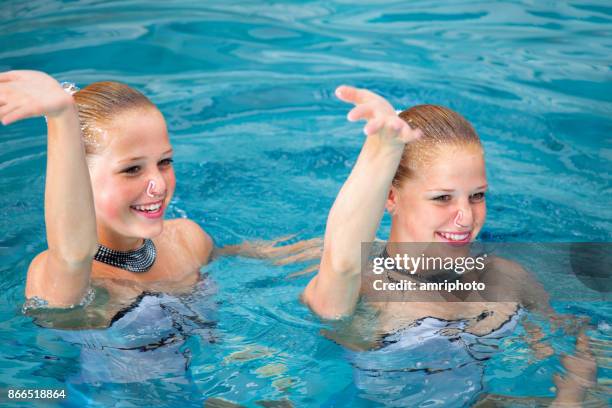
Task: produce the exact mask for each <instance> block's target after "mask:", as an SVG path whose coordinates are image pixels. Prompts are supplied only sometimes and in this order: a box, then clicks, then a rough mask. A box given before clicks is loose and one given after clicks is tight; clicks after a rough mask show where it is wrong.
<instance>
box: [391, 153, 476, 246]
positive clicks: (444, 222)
mask: <svg viewBox="0 0 612 408" xmlns="http://www.w3.org/2000/svg"><path fill="white" fill-rule="evenodd" d="M437 151H438V154H437V155H436V156H435V158H434V159H433V160H432V161H431V162H429V163H426V164H422V165H421V167H420V168H417V169H416V171H415V175H414V176H413V177H411V178H410V179H407V180H404V182H403V184H402V186H401V188H399V189H396V188H393V189H392V190H391V193H390V194H389V200H388V202H387V209H388V210H389V211H390V212H391V213H392V214H393V215H392V225H391V241H395V242H445V243H449V244H451V245H455V246H462V245H466V244H468V243H469V242H471V241H473V240H474V239H475V238H476V236H477V235H478V233H479V232H480V229H481V228H482V226H483V224H484V222H485V218H486V214H487V207H486V203H485V191H486V190H487V177H486V174H485V163H484V155H483V151H482V148H481V147H480V146H478V145H476V144H469V145H465V146H451V145H447V146H440V147H438V148H437Z"/></svg>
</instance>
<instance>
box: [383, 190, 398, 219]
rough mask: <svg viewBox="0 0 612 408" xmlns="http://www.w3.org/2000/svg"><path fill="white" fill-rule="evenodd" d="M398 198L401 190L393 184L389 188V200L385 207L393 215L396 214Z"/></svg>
mask: <svg viewBox="0 0 612 408" xmlns="http://www.w3.org/2000/svg"><path fill="white" fill-rule="evenodd" d="M398 198H399V192H398V191H397V189H396V188H395V187H394V186H391V188H390V189H389V195H388V196H387V202H386V203H385V208H386V209H387V212H388V213H389V215H391V216H392V217H393V216H394V215H395V210H396V208H397V205H398Z"/></svg>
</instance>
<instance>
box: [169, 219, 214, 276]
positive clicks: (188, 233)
mask: <svg viewBox="0 0 612 408" xmlns="http://www.w3.org/2000/svg"><path fill="white" fill-rule="evenodd" d="M177 223H178V224H179V228H180V231H181V238H182V240H183V243H184V245H185V247H186V248H187V249H188V251H189V252H190V255H191V256H193V258H194V259H195V260H196V261H197V262H198V263H199V264H200V265H205V264H207V263H208V261H209V260H210V255H211V253H212V250H213V246H214V244H213V240H212V238H211V237H210V235H208V234H207V233H206V231H204V230H203V229H202V227H200V226H199V225H198V224H197V223H196V222H194V221H191V220H189V219H186V218H181V219H179V220H177Z"/></svg>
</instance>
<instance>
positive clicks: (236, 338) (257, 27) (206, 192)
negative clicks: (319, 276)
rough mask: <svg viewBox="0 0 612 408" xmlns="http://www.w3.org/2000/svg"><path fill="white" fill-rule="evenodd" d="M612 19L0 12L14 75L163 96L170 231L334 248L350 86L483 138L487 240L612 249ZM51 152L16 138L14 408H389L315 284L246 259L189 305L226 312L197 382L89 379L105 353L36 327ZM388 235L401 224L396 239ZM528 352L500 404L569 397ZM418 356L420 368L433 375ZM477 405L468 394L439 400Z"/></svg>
mask: <svg viewBox="0 0 612 408" xmlns="http://www.w3.org/2000/svg"><path fill="white" fill-rule="evenodd" d="M200 3H201V4H200ZM611 22H612V8H611V7H610V5H609V4H608V2H606V1H570V2H563V4H561V2H532V1H522V2H519V1H496V2H488V1H487V2H475V1H456V2H438V1H435V2H434V1H415V2H405V1H397V2H383V1H376V2H371V3H365V2H355V1H352V2H348V1H333V2H323V1H309V2H298V1H295V2H290V1H280V2H254V1H253V2H245V1H240V2H235V1H224V2H219V4H206V3H204V2H193V1H167V2H163V3H161V2H159V3H151V2H144V1H49V0H44V1H39V0H32V1H29V2H22V1H12V0H9V1H4V2H3V3H2V5H1V6H0V70H8V69H25V68H28V69H38V70H43V71H46V72H49V73H51V74H52V75H54V76H55V77H56V78H58V79H59V80H63V81H72V82H76V83H77V84H78V85H84V84H87V83H90V82H93V81H97V80H105V79H109V80H119V81H123V82H126V83H128V84H130V85H133V86H135V87H136V88H138V89H140V90H141V91H143V92H144V93H145V94H146V95H148V96H149V97H150V98H151V99H152V100H153V101H154V102H155V103H156V104H158V106H159V107H160V109H161V110H162V112H163V113H164V115H165V117H166V120H167V122H168V126H169V130H170V133H171V138H172V142H173V144H174V147H175V151H176V157H175V159H176V173H177V181H178V185H177V191H176V195H175V198H174V200H173V203H172V205H171V208H170V211H169V216H170V217H180V216H188V217H189V218H191V219H193V220H195V221H197V222H198V223H200V224H201V225H202V226H203V227H204V228H205V229H206V230H207V231H208V232H209V233H210V234H211V235H212V236H213V237H214V239H215V241H216V243H217V244H219V245H224V244H230V243H237V242H240V241H242V240H252V239H256V238H257V239H272V238H275V237H279V236H283V235H286V234H291V233H295V234H297V235H296V237H295V238H293V241H296V240H298V239H305V238H312V237H318V236H321V235H322V234H323V232H324V227H325V220H326V216H327V211H328V210H329V208H330V206H331V204H332V202H333V199H334V197H335V195H336V193H337V191H338V189H339V187H340V186H341V184H342V182H343V181H344V179H345V178H346V176H347V175H348V173H349V171H350V168H351V166H352V164H353V163H354V161H355V159H356V156H357V154H358V151H359V148H360V146H361V143H362V140H363V138H362V133H361V128H360V126H359V125H356V124H351V123H348V122H347V121H346V119H345V114H346V113H347V111H348V107H347V106H346V105H344V104H342V103H340V102H339V101H337V100H336V99H335V97H334V96H333V90H334V89H335V87H336V86H337V85H339V84H342V83H347V84H352V85H357V86H361V87H368V88H371V89H373V90H375V91H377V92H380V93H381V94H383V95H384V96H386V97H388V98H389V99H390V100H391V101H392V102H393V103H394V104H395V105H396V106H397V107H398V108H400V107H401V108H403V107H407V106H410V105H412V104H417V103H437V104H443V105H447V106H449V107H451V108H453V109H455V110H457V111H459V112H460V113H462V114H463V115H464V116H465V117H467V118H468V119H469V120H470V121H471V122H472V123H473V124H474V126H475V128H476V129H477V131H478V132H479V134H480V135H481V137H482V139H483V141H484V144H485V148H486V153H487V169H488V177H489V184H490V185H491V189H490V195H489V197H488V205H489V207H488V208H489V216H488V221H487V224H486V226H485V228H484V230H483V232H482V234H481V239H483V240H485V241H526V242H529V241H540V242H546V241H555V242H561V241H584V242H588V241H602V242H610V241H612V207H611V206H610V203H611V202H612V188H611V186H612V176H611V174H610V159H611V158H612V138H611V137H610V134H612V120H611V119H610V118H611V114H612V81H611V73H610V69H611V65H610V52H611V49H612V38H611V34H612V33H611ZM45 146H46V140H45V127H44V121H43V120H42V119H37V120H29V121H26V122H23V123H19V124H16V125H12V126H10V127H6V128H5V127H2V128H1V129H0V188H1V190H0V191H1V194H0V211H1V216H0V255H1V263H0V277H1V279H0V322H1V323H0V338H2V339H3V340H2V345H3V347H1V349H0V390H3V393H4V390H7V389H9V388H20V389H25V388H39V389H40V388H65V389H66V390H67V392H68V395H69V397H68V398H67V399H66V400H64V401H59V402H55V403H51V402H41V401H39V402H38V403H35V402H30V403H29V404H30V405H45V406H46V405H53V404H57V405H61V406H70V407H72V406H74V407H78V406H83V405H85V404H88V405H91V406H101V407H102V406H155V407H161V406H181V407H182V406H201V405H202V402H203V401H204V400H205V399H206V398H207V397H213V396H214V397H219V398H224V399H227V400H230V401H235V402H237V403H240V404H244V405H248V406H257V405H256V402H257V401H261V400H276V401H280V400H289V401H291V402H292V403H293V404H294V405H295V406H299V407H301V406H329V407H332V406H338V407H342V406H350V407H353V406H377V404H376V403H375V402H372V401H370V400H368V399H367V398H364V397H363V395H361V392H360V391H359V390H358V389H357V388H356V387H355V385H354V382H353V376H354V374H355V373H354V369H353V367H352V365H351V360H350V359H349V358H348V357H347V353H346V350H344V349H343V348H342V347H340V346H339V345H337V344H336V343H334V342H332V341H330V340H327V339H326V338H324V337H323V336H321V335H320V330H321V328H322V327H323V325H322V324H321V323H320V322H319V321H318V320H317V319H316V318H314V317H313V316H312V315H311V314H310V313H309V312H308V311H307V310H306V309H305V308H304V307H303V306H302V305H301V304H300V303H299V302H298V300H297V298H298V295H299V293H300V292H301V290H302V288H303V287H304V286H305V284H306V282H307V281H308V278H307V277H302V278H298V279H286V277H287V276H288V275H289V274H291V273H292V272H295V271H298V270H300V269H302V268H303V267H304V266H305V265H302V264H300V265H290V266H275V265H272V264H271V263H269V262H266V261H262V260H252V259H244V258H224V259H220V260H218V261H215V262H213V263H212V264H210V265H209V266H207V267H205V268H204V269H203V271H204V272H205V273H207V274H208V275H209V276H210V278H211V279H212V280H213V281H214V282H216V285H217V290H216V292H215V293H214V294H210V293H208V291H203V290H202V289H201V288H198V289H196V292H195V293H194V295H193V296H191V297H188V298H185V299H180V301H181V302H182V303H184V304H186V305H188V306H190V307H191V308H192V309H195V310H196V312H198V314H203V315H206V313H205V310H204V309H206V310H208V308H211V307H212V306H211V305H210V304H207V305H205V306H202V305H201V303H200V302H201V299H198V295H199V294H200V295H202V296H209V297H212V299H213V300H212V302H208V303H212V304H214V307H212V308H213V309H214V314H215V316H214V319H213V320H214V322H213V323H211V324H210V325H209V326H210V327H209V326H206V325H204V326H198V325H191V324H188V322H186V320H185V319H184V321H182V323H181V324H182V326H183V331H182V336H183V337H182V339H183V343H181V346H180V350H179V351H178V354H177V358H181V359H184V361H185V366H186V367H185V370H184V372H183V373H181V374H178V375H177V374H176V373H174V372H168V373H164V372H159V373H156V374H155V375H153V376H152V377H153V378H151V379H147V380H143V381H137V382H118V381H115V382H113V381H107V382H105V381H101V380H96V381H92V382H87V381H79V380H77V379H78V378H80V377H79V375H80V372H81V370H82V364H83V363H82V354H83V350H84V348H85V347H86V346H84V345H82V344H80V343H72V342H70V341H67V340H66V339H63V338H62V337H61V336H59V335H57V333H55V332H52V331H49V330H46V329H40V328H38V327H37V326H35V325H34V324H33V323H32V320H31V319H30V318H28V317H26V316H24V315H23V314H22V313H21V305H22V304H23V302H24V296H23V292H24V282H25V274H26V270H27V266H28V264H29V262H30V260H31V259H32V258H33V256H34V255H35V254H36V253H38V252H39V251H41V250H43V249H44V248H45V247H46V243H45V230H44V219H43V189H44V169H45V159H46V157H45V154H46V153H45ZM388 229H389V220H388V219H385V220H384V222H383V225H382V227H381V231H380V232H379V236H381V237H385V236H386V235H387V233H388ZM546 273H547V271H546V270H542V271H537V274H538V276H539V277H540V279H541V280H543V281H544V282H546V281H550V280H551V279H552V278H553V277H551V276H547V274H546ZM200 307H202V310H200V309H199V308H200ZM555 307H556V308H557V309H558V310H559V311H562V312H570V313H575V314H581V315H586V316H589V317H590V319H591V322H592V323H593V325H594V326H596V327H597V329H595V330H593V333H592V335H593V337H594V338H596V339H599V340H600V341H601V342H602V343H601V344H605V342H606V341H608V340H609V339H610V335H611V333H610V326H609V324H610V316H611V312H612V308H611V307H610V304H609V303H592V302H591V303H585V302H577V301H576V302H565V303H558V304H556V305H555ZM215 322H216V323H215ZM211 330H212V332H213V334H212V335H211ZM205 333H206V334H205ZM523 335H524V330H523V329H522V328H520V327H519V328H518V329H517V331H516V332H515V334H513V335H512V336H510V337H508V338H507V339H505V340H504V343H503V345H502V346H501V351H500V352H499V353H498V354H496V355H495V356H494V357H492V358H491V359H489V360H488V361H483V362H480V363H479V364H480V365H481V366H482V368H483V370H484V376H483V378H482V384H483V388H482V391H483V392H491V393H500V394H510V395H516V396H521V395H523V396H526V395H531V396H552V395H553V391H552V390H551V387H552V385H553V384H552V380H551V375H552V374H553V373H555V372H558V371H559V369H560V368H559V366H560V365H559V361H558V359H557V358H556V357H551V358H547V359H544V360H541V361H538V360H536V359H534V358H533V355H532V354H530V353H531V352H530V351H529V349H528V347H527V346H526V343H525V340H524V338H523ZM211 336H212V338H211ZM549 339H550V340H551V342H552V344H553V345H554V347H555V350H556V351H557V352H561V351H565V352H571V350H572V348H573V344H574V340H575V339H574V338H573V337H569V336H561V335H555V334H554V333H549ZM607 351H608V352H609V348H608V349H607ZM405 358H406V359H407V362H406V366H410V365H411V364H415V363H416V362H417V360H418V359H419V358H421V357H420V356H408V357H405ZM609 361H610V360H609V359H607V360H606V359H602V360H601V361H600V367H599V373H598V377H599V385H598V387H597V389H596V390H595V391H594V393H595V394H596V395H599V396H600V397H606V395H609V394H610V388H609V387H610V385H609V384H610V368H611V367H610V366H609V364H610V363H609ZM117 364H118V365H117V369H121V367H124V368H126V369H127V368H128V366H129V364H127V363H126V361H123V360H120V361H119V362H118V363H117ZM122 364H123V366H122ZM606 364H607V366H606ZM81 380H82V378H81ZM468 386H469V385H468ZM465 387H466V384H463V383H452V384H450V385H449V386H448V389H447V390H445V393H441V394H440V395H441V396H444V395H452V391H453V390H458V389H464V388H465ZM392 392H395V391H393V390H392V389H391V388H390V389H389V393H390V394H391V393H392ZM478 392H479V390H476V391H475V392H474V395H476V394H477V393H478ZM5 395H6V394H3V395H2V396H0V398H4V397H5ZM360 395H361V396H360ZM0 401H2V402H1V404H2V405H7V406H24V405H27V404H24V403H17V402H15V401H12V402H9V401H7V400H6V399H0ZM422 404H423V406H438V405H442V406H451V407H453V406H462V405H463V404H469V401H468V402H466V401H457V400H453V399H452V398H450V397H449V399H447V400H444V398H442V397H441V398H439V399H437V400H425V399H424V400H423V401H422Z"/></svg>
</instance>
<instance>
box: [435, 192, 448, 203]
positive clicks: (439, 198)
mask: <svg viewBox="0 0 612 408" xmlns="http://www.w3.org/2000/svg"><path fill="white" fill-rule="evenodd" d="M433 200H434V201H440V202H444V203H445V202H448V201H450V200H451V196H450V194H444V195H440V196H436V197H434V198H433Z"/></svg>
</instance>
